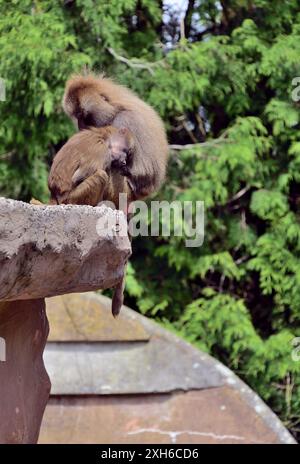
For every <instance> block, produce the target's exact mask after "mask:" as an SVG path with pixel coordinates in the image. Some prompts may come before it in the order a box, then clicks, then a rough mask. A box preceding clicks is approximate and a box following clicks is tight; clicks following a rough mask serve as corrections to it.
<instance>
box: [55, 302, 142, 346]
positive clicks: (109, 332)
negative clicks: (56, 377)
mask: <svg viewBox="0 0 300 464" xmlns="http://www.w3.org/2000/svg"><path fill="white" fill-rule="evenodd" d="M46 308H47V316H48V319H49V324H50V333H49V337H48V341H49V342H60V343H61V342H79V341H80V342H82V341H86V342H113V341H116V340H117V341H119V342H124V341H127V342H128V341H147V340H149V339H150V332H149V331H148V330H146V329H145V327H143V325H142V324H141V323H140V321H139V318H138V315H137V314H136V313H134V312H132V313H130V316H128V312H126V313H125V312H123V311H121V312H120V314H119V316H118V317H117V318H116V319H114V318H112V315H111V300H110V299H109V298H105V297H103V296H101V299H100V300H99V297H98V296H97V295H95V294H94V293H84V294H82V293H75V294H72V295H63V296H55V297H53V298H48V299H47V301H46Z"/></svg>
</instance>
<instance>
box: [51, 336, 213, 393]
mask: <svg viewBox="0 0 300 464" xmlns="http://www.w3.org/2000/svg"><path fill="white" fill-rule="evenodd" d="M44 360H45V365H46V368H47V371H48V373H49V376H50V378H51V380H52V390H51V393H52V395H53V394H54V395H55V394H57V395H83V394H85V395H87V394H89V395H96V394H125V393H137V394H138V393H149V392H151V393H155V392H168V391H174V390H190V389H201V388H211V387H216V386H220V385H221V375H220V374H219V373H218V372H217V371H216V370H215V369H211V368H210V366H209V365H208V364H207V363H203V362H202V361H201V359H199V356H198V355H197V353H194V352H193V351H192V350H189V349H184V348H183V347H180V346H178V345H176V344H173V343H169V342H168V341H167V340H165V339H164V338H161V337H155V336H153V337H152V338H151V340H150V341H149V342H133V343H132V342H131V343H127V342H124V343H93V344H86V343H77V344H76V343H68V344H67V343H60V344H57V343H51V344H48V345H47V348H46V350H45V353H44Z"/></svg>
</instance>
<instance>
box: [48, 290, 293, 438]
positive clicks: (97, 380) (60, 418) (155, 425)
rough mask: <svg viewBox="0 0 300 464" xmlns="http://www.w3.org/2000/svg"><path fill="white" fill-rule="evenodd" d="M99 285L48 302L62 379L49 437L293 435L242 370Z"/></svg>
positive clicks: (54, 360) (52, 354)
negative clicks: (116, 303) (114, 307)
mask: <svg viewBox="0 0 300 464" xmlns="http://www.w3.org/2000/svg"><path fill="white" fill-rule="evenodd" d="M110 304H111V302H110V300H109V299H108V298H106V297H105V296H103V295H99V294H95V293H86V294H74V295H65V296H59V297H55V298H50V299H47V300H46V307H47V314H48V317H49V321H50V328H51V329H50V335H49V342H48V344H47V346H46V349H45V364H46V368H47V371H48V373H49V375H50V378H51V381H52V391H51V397H50V401H49V403H48V406H47V408H46V412H45V416H44V420H43V423H42V428H41V435H40V442H41V443H110V444H115V443H214V444H217V443H233V444H241V443H293V442H294V440H293V438H292V437H291V435H290V434H289V432H288V431H287V430H286V429H285V428H284V427H283V425H282V424H281V422H280V421H279V419H278V418H277V417H276V416H275V414H274V413H273V412H272V411H271V410H270V409H269V408H268V407H267V406H266V405H265V404H264V403H263V402H262V400H261V399H260V398H259V397H258V396H257V395H256V394H255V393H254V392H253V391H252V390H251V389H250V388H249V387H247V386H246V385H245V384H244V383H243V382H242V381H241V380H240V379H239V378H237V377H236V376H235V375H234V374H233V372H232V371H230V370H229V369H227V368H226V367H225V366H224V365H222V364H221V363H219V362H218V361H217V360H215V359H213V358H211V357H210V356H208V355H207V354H205V353H203V352H201V351H199V350H197V349H195V348H193V347H192V346H191V345H189V344H188V343H185V342H184V341H183V340H181V339H180V338H178V337H177V336H175V335H173V334H172V333H170V332H169V331H166V330H164V329H163V328H161V327H160V326H158V325H157V324H156V323H154V322H152V321H150V320H149V319H147V318H145V317H143V316H141V315H140V314H137V313H136V312H134V311H132V310H131V309H129V308H127V307H123V308H122V311H121V314H120V316H119V318H118V319H117V320H112V318H111V314H110Z"/></svg>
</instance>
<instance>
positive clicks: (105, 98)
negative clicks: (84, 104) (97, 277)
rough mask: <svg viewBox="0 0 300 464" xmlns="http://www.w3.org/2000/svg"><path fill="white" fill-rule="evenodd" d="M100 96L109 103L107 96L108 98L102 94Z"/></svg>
mask: <svg viewBox="0 0 300 464" xmlns="http://www.w3.org/2000/svg"><path fill="white" fill-rule="evenodd" d="M100 96H101V98H102V100H104V101H106V102H108V98H107V96H106V95H102V94H101V95H100Z"/></svg>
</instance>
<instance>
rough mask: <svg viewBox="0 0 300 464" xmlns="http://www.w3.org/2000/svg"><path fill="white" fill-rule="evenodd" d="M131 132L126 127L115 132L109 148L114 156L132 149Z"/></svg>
mask: <svg viewBox="0 0 300 464" xmlns="http://www.w3.org/2000/svg"><path fill="white" fill-rule="evenodd" d="M130 139H131V135H130V131H129V130H128V129H126V128H125V127H122V128H121V129H118V130H117V131H114V132H113V133H112V134H111V135H110V136H109V148H110V149H111V151H112V153H113V154H116V155H117V154H118V153H122V152H127V151H128V150H129V149H130Z"/></svg>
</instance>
